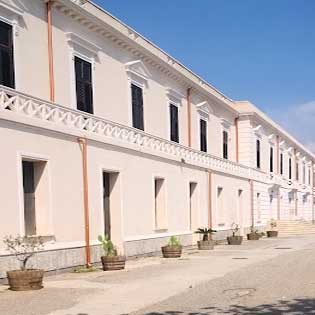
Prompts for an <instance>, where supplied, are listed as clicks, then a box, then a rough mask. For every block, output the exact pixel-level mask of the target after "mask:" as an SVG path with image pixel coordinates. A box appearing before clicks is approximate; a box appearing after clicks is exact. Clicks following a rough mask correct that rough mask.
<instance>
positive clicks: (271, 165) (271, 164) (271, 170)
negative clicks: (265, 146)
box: [269, 147, 273, 173]
mask: <svg viewBox="0 0 315 315" xmlns="http://www.w3.org/2000/svg"><path fill="white" fill-rule="evenodd" d="M269 158H270V160H269V171H270V173H273V147H270V157H269Z"/></svg>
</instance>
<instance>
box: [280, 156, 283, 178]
mask: <svg viewBox="0 0 315 315" xmlns="http://www.w3.org/2000/svg"><path fill="white" fill-rule="evenodd" d="M280 175H283V153H280Z"/></svg>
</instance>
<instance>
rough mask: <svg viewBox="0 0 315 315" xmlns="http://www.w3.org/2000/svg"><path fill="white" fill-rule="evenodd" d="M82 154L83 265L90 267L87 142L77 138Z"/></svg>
mask: <svg viewBox="0 0 315 315" xmlns="http://www.w3.org/2000/svg"><path fill="white" fill-rule="evenodd" d="M78 142H79V145H80V148H81V152H82V171H83V199H84V230H85V264H86V267H87V268H89V267H90V266H91V248H90V220H89V186H88V173H87V141H86V139H85V138H78Z"/></svg>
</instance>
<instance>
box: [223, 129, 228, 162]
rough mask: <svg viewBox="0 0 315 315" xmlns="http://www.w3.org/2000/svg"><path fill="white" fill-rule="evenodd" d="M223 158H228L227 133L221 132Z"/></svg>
mask: <svg viewBox="0 0 315 315" xmlns="http://www.w3.org/2000/svg"><path fill="white" fill-rule="evenodd" d="M223 158H224V159H227V158H228V133H227V131H223Z"/></svg>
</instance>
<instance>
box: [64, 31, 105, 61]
mask: <svg viewBox="0 0 315 315" xmlns="http://www.w3.org/2000/svg"><path fill="white" fill-rule="evenodd" d="M66 38H67V41H68V43H69V45H70V47H72V48H73V49H74V50H75V51H80V50H82V49H84V50H85V51H86V52H88V53H89V54H90V55H91V56H94V57H95V56H97V55H98V52H99V51H101V48H100V47H99V46H97V45H95V44H93V43H91V42H89V41H87V40H85V39H83V38H82V37H80V36H79V35H77V34H75V33H66Z"/></svg>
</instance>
